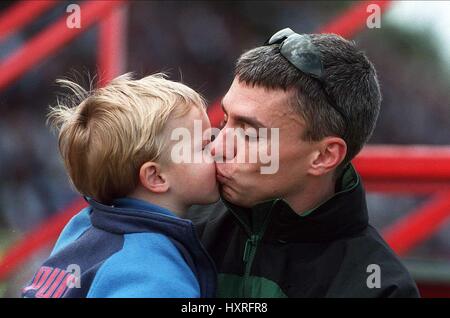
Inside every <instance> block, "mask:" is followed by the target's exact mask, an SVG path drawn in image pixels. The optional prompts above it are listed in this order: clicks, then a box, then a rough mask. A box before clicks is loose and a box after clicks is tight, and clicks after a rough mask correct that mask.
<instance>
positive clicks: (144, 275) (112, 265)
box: [24, 206, 200, 297]
mask: <svg viewBox="0 0 450 318" xmlns="http://www.w3.org/2000/svg"><path fill="white" fill-rule="evenodd" d="M92 213H93V208H92V207H91V206H90V207H87V208H85V209H83V210H81V211H80V212H79V213H78V214H76V215H75V216H74V217H73V218H72V219H71V220H70V221H69V223H68V224H67V225H66V227H65V228H64V230H63V231H62V233H61V235H60V237H59V239H58V241H57V243H56V244H55V247H54V249H53V251H52V253H51V255H50V257H49V258H48V259H47V260H46V262H45V263H44V264H43V266H42V267H41V268H40V269H39V270H38V271H37V273H36V275H35V277H34V278H33V280H32V281H31V282H30V284H29V286H27V287H26V288H25V289H24V296H25V297H54V296H59V297H60V296H64V297H199V296H200V288H199V285H198V282H197V279H196V276H195V275H194V273H193V271H192V270H191V268H190V266H189V265H188V264H187V263H186V260H185V257H186V255H185V254H184V253H182V252H181V251H180V250H179V249H180V246H177V245H176V242H174V241H173V240H172V238H170V237H169V236H167V235H165V234H163V233H161V232H158V231H152V229H148V230H147V231H142V232H139V231H136V232H122V233H120V232H117V231H108V229H105V228H98V227H96V226H95V224H93V222H92V218H91V216H92V215H91V214H92ZM94 223H95V221H94ZM116 225H117V227H120V224H116ZM74 264H75V265H77V266H78V268H79V271H78V273H75V274H77V275H78V277H79V281H80V283H81V288H70V289H69V288H66V287H64V286H63V285H64V284H66V281H67V279H69V278H70V275H71V274H74V273H70V272H69V271H68V268H69V267H70V268H73V265H74ZM61 290H64V292H61Z"/></svg>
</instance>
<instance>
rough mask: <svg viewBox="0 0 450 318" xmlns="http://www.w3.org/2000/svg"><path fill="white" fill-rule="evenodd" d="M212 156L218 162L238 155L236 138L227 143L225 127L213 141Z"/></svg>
mask: <svg viewBox="0 0 450 318" xmlns="http://www.w3.org/2000/svg"><path fill="white" fill-rule="evenodd" d="M211 156H212V157H213V158H214V160H215V161H217V162H225V161H228V160H233V158H234V157H236V145H235V142H234V140H229V141H228V143H227V138H226V132H225V128H224V129H222V130H221V131H220V133H219V135H218V136H217V137H216V138H215V139H214V141H213V142H212V143H211Z"/></svg>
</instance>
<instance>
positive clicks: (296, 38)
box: [280, 34, 323, 78]
mask: <svg viewBox="0 0 450 318" xmlns="http://www.w3.org/2000/svg"><path fill="white" fill-rule="evenodd" d="M280 52H281V54H282V55H283V56H284V57H285V58H286V59H287V60H288V61H289V62H291V63H292V64H294V65H295V66H296V67H297V68H298V69H299V70H301V71H302V72H303V73H306V74H309V75H312V76H315V77H317V78H320V77H322V74H323V65H322V60H321V58H320V52H319V50H318V49H317V48H316V47H315V46H314V44H313V43H312V42H311V39H310V38H309V37H308V36H307V35H301V34H294V35H291V36H290V37H289V38H287V39H286V40H285V41H284V42H283V45H282V47H281V48H280Z"/></svg>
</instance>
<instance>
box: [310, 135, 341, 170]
mask: <svg viewBox="0 0 450 318" xmlns="http://www.w3.org/2000/svg"><path fill="white" fill-rule="evenodd" d="M346 154H347V144H346V143H345V141H344V140H343V139H342V138H339V137H327V138H324V139H323V140H322V141H320V143H319V147H318V149H317V151H316V152H315V153H314V155H313V157H312V158H311V159H312V160H311V164H310V168H309V170H308V172H309V173H310V174H311V175H315V176H320V175H323V174H325V173H328V172H330V171H332V170H334V169H336V168H337V166H339V164H341V162H342V161H343V160H344V159H345V156H346Z"/></svg>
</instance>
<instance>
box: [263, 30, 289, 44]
mask: <svg viewBox="0 0 450 318" xmlns="http://www.w3.org/2000/svg"><path fill="white" fill-rule="evenodd" d="M294 33H295V32H294V31H292V30H291V29H290V28H285V29H283V30H280V31H278V32H277V33H275V34H274V35H272V36H271V37H270V39H269V40H267V41H266V45H271V44H279V43H281V42H283V40H284V39H286V38H287V37H288V36H290V35H292V34H294Z"/></svg>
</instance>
